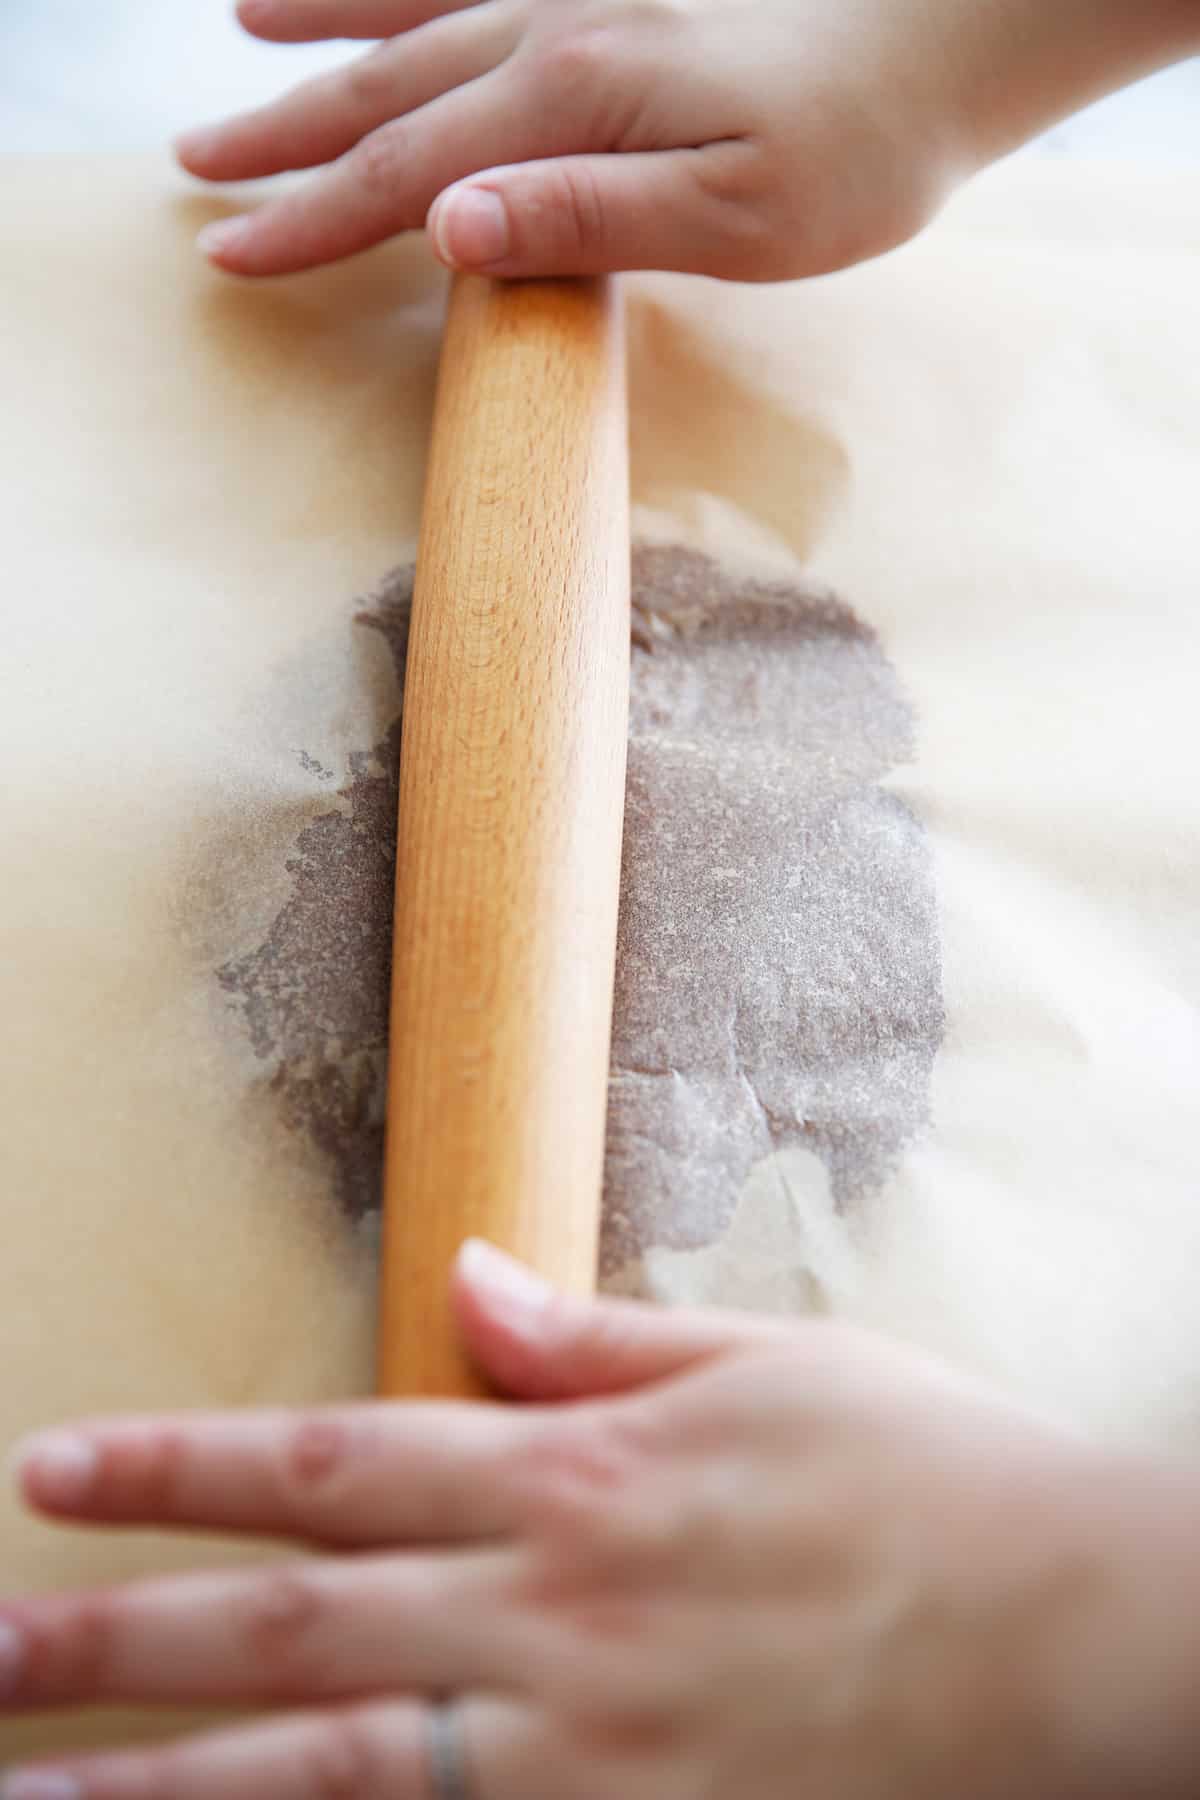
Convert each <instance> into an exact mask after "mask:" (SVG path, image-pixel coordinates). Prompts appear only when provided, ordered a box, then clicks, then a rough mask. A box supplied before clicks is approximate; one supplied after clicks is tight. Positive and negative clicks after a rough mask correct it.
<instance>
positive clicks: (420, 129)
mask: <svg viewBox="0 0 1200 1800" xmlns="http://www.w3.org/2000/svg"><path fill="white" fill-rule="evenodd" d="M239 11H240V16H241V19H242V22H243V24H244V25H245V26H246V28H247V30H249V31H252V32H254V33H255V34H256V35H257V36H259V37H263V38H268V39H272V40H276V41H280V42H295V41H299V40H305V39H320V38H329V37H335V36H336V37H349V38H363V39H379V40H381V41H380V42H379V43H378V44H377V46H376V48H375V49H374V50H373V51H372V52H371V53H370V54H369V55H368V56H367V57H366V58H365V59H361V60H358V61H356V62H352V63H351V64H350V65H349V66H348V67H347V68H345V69H344V70H342V71H341V72H340V73H337V74H334V75H327V76H323V77H321V78H320V79H319V80H317V81H312V82H308V83H306V84H305V85H304V86H303V87H300V88H297V89H296V90H295V91H294V92H293V93H291V94H289V95H287V96H285V97H284V98H283V99H282V100H280V101H278V102H276V103H275V104H274V105H272V106H268V107H265V108H264V109H262V110H261V111H258V112H254V113H251V114H248V115H246V116H245V117H242V118H237V119H232V120H228V121H226V122H225V123H224V124H221V125H217V126H213V127H210V128H208V129H207V130H204V131H197V132H191V133H189V134H188V135H187V136H186V137H185V138H183V139H182V140H181V142H180V144H179V154H180V157H181V159H182V161H183V163H184V165H185V166H186V167H187V168H188V169H190V170H191V171H192V172H193V173H194V174H196V175H198V176H200V177H202V178H203V179H205V180H209V181H222V182H226V181H241V180H246V179H250V178H255V179H257V178H259V177H262V176H270V175H276V174H279V173H281V172H283V171H285V170H297V169H318V168H320V169H322V170H323V171H324V172H323V173H322V174H320V175H319V176H317V177H316V178H315V179H314V180H312V181H310V182H309V183H308V184H307V185H304V186H301V187H300V188H299V189H298V190H296V191H294V192H291V193H288V194H287V195H286V196H284V197H281V198H278V199H275V200H272V201H269V202H268V203H267V204H266V205H264V206H263V207H261V208H260V209H259V210H257V211H256V212H254V213H253V214H248V215H245V216H243V217H242V218H239V219H234V220H232V221H230V220H227V221H224V222H222V223H221V224H220V225H219V226H215V227H211V228H210V229H209V231H208V233H207V234H206V235H205V238H204V241H203V242H204V248H205V249H206V250H207V252H208V254H209V255H211V256H212V258H213V259H214V261H216V262H217V263H218V264H220V266H221V267H223V268H225V269H228V270H230V271H233V272H235V273H237V274H241V275H249V276H264V275H277V274H282V273H285V272H287V271H289V270H296V269H303V268H309V267H312V266H314V265H316V264H319V263H325V262H329V261H332V260H334V259H335V258H338V257H343V256H347V255H350V254H352V253H353V252H355V251H358V250H361V249H364V248H365V247H366V246H367V245H370V244H373V243H377V242H378V241H380V240H381V239H384V238H387V237H390V236H392V235H393V234H394V233H396V232H399V231H407V230H412V229H415V228H418V227H420V226H422V225H424V224H425V223H426V222H427V221H428V225H429V231H430V236H431V240H432V242H433V245H434V247H435V250H436V251H437V253H438V254H439V255H440V256H441V257H442V259H443V261H445V262H446V263H448V264H450V265H451V266H454V267H461V268H473V269H486V270H489V271H491V272H492V273H495V274H500V275H511V276H517V275H521V276H528V275H537V274H542V275H552V274H585V273H593V272H597V271H601V270H609V269H632V268H661V269H679V270H689V271H693V272H698V273H703V274H707V275H715V276H724V277H728V278H733V279H737V280H748V281H773V280H779V279H784V278H790V277H795V276H804V275H816V274H820V273H824V272H826V271H829V270H832V269H837V268H841V267H843V266H845V265H846V264H849V263H853V262H857V261H860V260H862V259H863V258H866V257H871V256H875V255H878V254H880V253H881V252H883V251H886V250H890V249H891V248H893V247H894V246H896V245H898V244H900V243H902V242H904V241H905V239H907V238H909V237H911V236H912V235H913V234H914V233H915V232H917V231H918V230H919V229H920V228H921V226H923V225H924V224H925V223H926V221H927V220H928V219H929V218H930V216H931V215H932V214H933V213H934V212H935V211H936V210H937V208H938V206H939V205H940V203H941V202H942V200H943V199H944V198H945V197H946V195H947V194H948V193H949V192H950V191H951V189H952V188H953V187H954V186H955V185H956V184H957V183H958V182H959V181H961V180H962V179H963V178H964V177H966V176H967V175H969V174H971V173H972V172H973V171H974V170H976V169H978V168H980V167H981V166H982V165H983V164H985V163H987V162H989V161H991V160H992V159H993V158H995V157H996V156H999V155H1001V154H1002V153H1004V152H1005V151H1007V150H1009V149H1011V148H1013V147H1014V146H1015V145H1017V144H1018V143H1020V142H1021V141H1022V140H1024V139H1025V138H1028V137H1029V136H1031V135H1033V134H1034V133H1036V132H1037V131H1039V130H1041V129H1043V128H1044V127H1046V126H1048V125H1050V124H1051V123H1052V122H1053V121H1054V120H1056V119H1058V118H1061V117H1062V116H1063V115H1064V114H1066V113H1068V112H1070V111H1072V110H1074V109H1075V108H1077V107H1079V106H1081V105H1082V104H1084V103H1085V102H1086V101H1089V100H1092V99H1094V98H1097V97H1098V96H1099V95H1100V94H1102V93H1104V92H1106V91H1108V90H1110V89H1112V88H1115V87H1118V86H1120V85H1122V84H1123V83H1124V82H1127V81H1129V80H1131V79H1133V78H1134V77H1135V76H1138V75H1140V74H1143V73H1146V72H1148V71H1149V70H1150V69H1152V68H1154V67H1156V66H1158V65H1160V64H1163V63H1166V62H1169V61H1171V60H1172V59H1173V58H1175V57H1178V56H1181V55H1184V54H1186V53H1187V51H1188V50H1190V49H1192V48H1194V47H1195V46H1196V44H1197V42H1198V40H1200V6H1198V4H1197V0H838V3H837V4H836V5H835V4H832V3H831V0H484V3H483V4H464V3H463V0H449V3H447V0H241V5H240V8H239Z"/></svg>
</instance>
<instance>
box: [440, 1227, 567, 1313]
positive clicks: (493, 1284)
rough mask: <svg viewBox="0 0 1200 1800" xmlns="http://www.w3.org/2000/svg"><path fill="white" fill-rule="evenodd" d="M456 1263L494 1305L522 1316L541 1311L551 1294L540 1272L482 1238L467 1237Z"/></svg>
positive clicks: (550, 1289)
mask: <svg viewBox="0 0 1200 1800" xmlns="http://www.w3.org/2000/svg"><path fill="white" fill-rule="evenodd" d="M458 1266H459V1269H460V1270H461V1272H462V1274H463V1277H464V1279H465V1280H466V1281H468V1282H469V1283H470V1285H471V1286H472V1287H473V1288H476V1289H479V1290H480V1291H481V1292H483V1293H484V1294H486V1296H487V1298H488V1300H489V1301H491V1302H492V1304H493V1305H495V1306H498V1307H500V1308H502V1309H503V1310H504V1311H506V1312H510V1313H516V1314H518V1315H520V1316H521V1317H527V1316H528V1315H529V1314H530V1313H533V1312H540V1311H541V1309H542V1308H543V1307H544V1306H545V1305H546V1302H547V1301H548V1300H550V1299H551V1298H552V1295H553V1291H554V1290H553V1289H552V1288H551V1287H550V1285H549V1283H548V1282H545V1281H543V1280H542V1278H541V1276H540V1275H535V1274H534V1272H533V1270H532V1269H529V1268H526V1266H525V1264H524V1263H519V1262H517V1260H516V1259H515V1257H512V1256H506V1255H505V1253H504V1251H503V1250H497V1249H496V1247H495V1245H494V1244H485V1243H484V1241H483V1239H482V1238H470V1239H469V1240H468V1242H467V1243H465V1244H464V1245H463V1247H462V1251H461V1253H460V1255H459V1264H458Z"/></svg>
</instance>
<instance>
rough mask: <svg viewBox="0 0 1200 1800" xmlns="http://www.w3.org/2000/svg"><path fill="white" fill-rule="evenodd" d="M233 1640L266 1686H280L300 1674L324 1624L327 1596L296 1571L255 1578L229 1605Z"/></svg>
mask: <svg viewBox="0 0 1200 1800" xmlns="http://www.w3.org/2000/svg"><path fill="white" fill-rule="evenodd" d="M232 1611H233V1626H234V1631H235V1635H236V1638H237V1640H238V1641H239V1642H240V1643H241V1644H242V1645H243V1646H244V1647H245V1650H246V1651H247V1653H248V1655H249V1657H250V1659H251V1660H252V1662H253V1664H254V1666H255V1667H256V1668H258V1669H260V1670H261V1671H262V1672H263V1674H264V1675H265V1677H266V1680H267V1683H268V1685H270V1686H274V1685H276V1684H277V1683H282V1684H284V1685H285V1686H286V1685H287V1684H288V1683H290V1681H291V1680H292V1679H293V1678H294V1677H295V1676H296V1675H297V1674H298V1673H299V1672H300V1670H301V1669H302V1667H303V1664H304V1662H305V1661H306V1659H307V1657H308V1654H309V1651H310V1649H311V1646H312V1642H313V1639H314V1637H315V1635H316V1633H317V1631H318V1629H319V1627H320V1626H321V1624H322V1623H323V1622H324V1619H325V1615H326V1611H327V1603H326V1597H325V1595H324V1594H323V1593H322V1592H321V1590H320V1589H319V1588H318V1586H317V1584H316V1583H315V1582H314V1581H313V1580H312V1578H311V1577H310V1576H308V1575H306V1574H304V1573H302V1572H301V1571H300V1570H297V1569H273V1570H270V1571H269V1572H268V1573H267V1574H265V1575H259V1576H256V1577H255V1578H254V1579H253V1580H252V1581H251V1582H250V1583H249V1584H248V1585H247V1586H246V1587H245V1588H244V1589H243V1590H241V1591H240V1592H238V1593H237V1594H236V1595H235V1597H234V1599H233V1602H232Z"/></svg>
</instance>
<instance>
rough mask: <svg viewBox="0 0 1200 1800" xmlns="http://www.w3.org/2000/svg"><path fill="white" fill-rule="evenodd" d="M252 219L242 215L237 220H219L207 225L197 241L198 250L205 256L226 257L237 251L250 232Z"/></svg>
mask: <svg viewBox="0 0 1200 1800" xmlns="http://www.w3.org/2000/svg"><path fill="white" fill-rule="evenodd" d="M250 223H251V221H250V219H249V217H248V216H247V215H246V214H244V213H243V214H242V215H241V217H240V218H236V219H218V220H217V221H216V223H215V224H213V225H206V226H205V227H204V230H203V231H202V232H201V233H200V235H199V237H198V238H197V239H196V248H197V249H198V250H199V251H200V253H201V255H203V256H225V255H227V254H228V252H229V251H230V250H236V249H237V247H238V245H239V244H240V243H241V242H242V239H243V238H245V237H246V236H247V235H248V234H249V231H250Z"/></svg>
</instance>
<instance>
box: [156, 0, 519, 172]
mask: <svg viewBox="0 0 1200 1800" xmlns="http://www.w3.org/2000/svg"><path fill="white" fill-rule="evenodd" d="M515 36H516V32H515V26H514V25H513V23H512V21H511V16H510V15H507V14H503V13H499V12H495V11H491V10H487V11H485V12H484V13H483V14H476V13H470V14H467V13H462V14H458V15H456V16H454V17H451V18H449V19H446V20H443V21H440V22H439V23H437V24H435V25H432V26H430V27H428V28H427V29H426V30H423V31H417V32H415V33H413V34H412V35H411V36H409V37H405V38H403V39H401V40H399V41H398V42H396V43H391V44H384V45H382V46H381V47H380V48H379V49H378V50H375V51H372V52H371V54H370V55H368V56H364V57H360V58H359V59H358V61H356V62H353V63H351V64H350V65H349V66H348V67H347V68H344V69H338V70H336V71H335V72H334V73H333V74H330V75H321V76H318V77H317V78H316V80H314V81H306V82H304V83H302V84H301V85H300V86H299V87H297V88H294V89H293V90H292V91H291V93H289V94H286V95H284V97H283V98H282V99H280V100H277V101H275V102H273V103H272V104H271V105H269V106H263V107H259V108H258V109H256V110H255V111H254V112H250V113H245V114H243V115H242V116H241V117H239V118H235V119H229V120H227V121H226V122H224V123H223V124H220V125H213V126H205V127H202V128H200V129H198V130H196V131H190V132H186V133H184V135H183V136H182V137H181V138H180V139H179V140H178V142H177V144H176V151H177V154H178V156H179V159H180V161H181V162H182V163H183V165H184V167H185V168H186V169H189V170H190V171H191V173H192V174H193V175H198V176H200V177H202V178H203V179H204V180H206V181H249V180H256V179H258V178H259V177H261V176H267V175H279V174H282V173H283V172H284V171H285V170H287V169H312V168H316V167H318V166H319V165H320V164H322V163H327V162H332V161H333V160H334V158H335V157H338V156H342V155H344V154H345V152H346V151H348V150H351V149H353V147H354V146H355V144H357V143H359V142H360V140H361V139H363V138H364V137H366V136H368V134H369V133H371V132H373V131H375V130H377V129H378V128H379V127H380V126H381V125H386V124H387V123H388V122H389V121H390V120H392V119H397V118H401V117H403V116H404V115H405V114H406V113H410V112H413V111H415V110H416V109H417V108H418V107H420V106H424V105H425V104H426V102H427V101H430V100H434V99H436V98H437V97H438V96H439V95H440V94H444V93H447V92H449V91H450V90H452V89H454V88H457V87H462V86H464V85H465V84H466V83H467V82H469V81H474V80H475V78H476V77H477V76H479V75H484V74H486V73H487V72H488V71H489V70H490V69H493V68H495V67H496V66H497V64H498V63H500V62H502V61H503V60H504V58H505V57H506V56H507V55H508V53H509V51H510V50H511V49H512V47H513V44H514V42H515Z"/></svg>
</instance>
